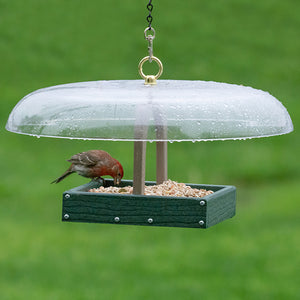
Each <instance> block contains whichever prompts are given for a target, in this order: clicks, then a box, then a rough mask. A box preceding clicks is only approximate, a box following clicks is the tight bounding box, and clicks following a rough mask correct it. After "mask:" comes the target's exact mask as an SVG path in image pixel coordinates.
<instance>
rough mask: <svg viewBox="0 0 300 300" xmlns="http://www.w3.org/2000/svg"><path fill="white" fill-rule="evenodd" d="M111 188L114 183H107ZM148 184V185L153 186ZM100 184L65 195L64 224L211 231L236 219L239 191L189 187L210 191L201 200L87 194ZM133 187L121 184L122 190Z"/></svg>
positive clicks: (196, 186) (126, 181)
mask: <svg viewBox="0 0 300 300" xmlns="http://www.w3.org/2000/svg"><path fill="white" fill-rule="evenodd" d="M106 183H107V185H112V184H113V181H112V180H106ZM154 184H156V183H155V182H151V181H148V182H146V185H154ZM100 185H101V184H100V183H98V182H93V181H91V182H89V183H87V184H85V185H81V186H79V187H76V188H73V189H71V190H69V191H66V192H64V193H63V209H62V220H63V221H66V222H88V223H111V224H125V225H146V226H169V227H193V228H208V227H210V226H213V225H215V224H217V223H220V222H222V221H224V220H226V219H228V218H231V217H233V216H234V215H235V199H236V188H235V187H234V186H226V185H201V184H189V183H188V184H187V185H189V186H191V187H192V188H198V189H208V190H212V191H214V193H213V194H210V195H208V196H205V197H202V198H186V197H161V196H144V195H118V194H104V193H91V192H88V190H89V189H91V188H97V187H99V186H100ZM126 185H132V181H131V180H122V183H121V185H120V186H126Z"/></svg>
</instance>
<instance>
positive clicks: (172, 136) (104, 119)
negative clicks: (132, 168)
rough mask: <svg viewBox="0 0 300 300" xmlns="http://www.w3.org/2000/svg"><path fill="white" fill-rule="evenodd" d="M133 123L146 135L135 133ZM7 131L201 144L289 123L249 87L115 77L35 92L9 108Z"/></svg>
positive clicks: (270, 100) (278, 107)
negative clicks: (198, 142) (146, 80)
mask: <svg viewBox="0 0 300 300" xmlns="http://www.w3.org/2000/svg"><path fill="white" fill-rule="evenodd" d="M137 128H143V130H144V133H145V134H142V135H139V134H137ZM159 128H165V131H164V134H161V132H162V131H161V130H160V129H159ZM6 129H7V130H9V131H12V132H16V133H21V134H29V135H35V136H48V137H61V138H78V139H99V140H127V141H130V140H131V141H133V140H147V141H164V140H168V141H202V140H219V139H244V138H254V137H263V136H272V135H280V134H285V133H289V132H291V131H292V130H293V124H292V121H291V119H290V116H289V114H288V112H287V110H286V109H285V107H284V106H283V105H282V104H281V103H280V102H279V101H278V100H277V99H276V98H274V97H273V96H271V95H270V94H269V93H267V92H264V91H261V90H256V89H253V88H251V87H244V86H239V85H234V84H226V83H217V82H205V81H185V80H159V81H157V84H156V85H145V84H144V81H143V80H113V81H91V82H79V83H71V84H64V85H58V86H53V87H48V88H44V89H40V90H37V91H35V92H33V93H31V94H29V95H27V96H26V97H24V98H23V99H22V100H21V101H20V102H19V103H18V104H17V105H16V106H15V108H14V109H13V111H12V112H11V114H10V116H9V119H8V122H7V125H6Z"/></svg>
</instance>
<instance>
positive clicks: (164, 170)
mask: <svg viewBox="0 0 300 300" xmlns="http://www.w3.org/2000/svg"><path fill="white" fill-rule="evenodd" d="M166 180H168V142H156V184H161V183H163V182H164V181H166Z"/></svg>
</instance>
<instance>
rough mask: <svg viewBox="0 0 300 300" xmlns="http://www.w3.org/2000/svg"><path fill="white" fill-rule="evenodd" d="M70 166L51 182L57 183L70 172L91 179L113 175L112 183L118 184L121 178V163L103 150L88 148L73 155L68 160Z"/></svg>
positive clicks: (122, 172) (122, 173)
mask: <svg viewBox="0 0 300 300" xmlns="http://www.w3.org/2000/svg"><path fill="white" fill-rule="evenodd" d="M68 161H69V162H71V166H70V167H69V169H68V170H67V171H66V172H65V173H64V174H62V175H61V176H60V177H58V178H57V179H55V180H54V181H53V182H51V183H59V182H60V181H62V180H63V179H64V178H66V177H67V176H69V175H70V174H72V173H75V172H76V173H77V174H79V175H81V176H83V177H87V178H92V179H98V178H100V179H102V180H103V178H101V176H104V175H109V176H111V177H113V179H114V184H119V183H120V182H121V179H122V178H123V175H124V171H123V167H122V165H121V164H120V163H119V161H117V160H116V159H114V158H113V157H111V156H110V155H109V154H108V153H107V152H105V151H103V150H90V151H86V152H81V153H78V154H75V155H73V156H72V157H71V158H70V159H69V160H68Z"/></svg>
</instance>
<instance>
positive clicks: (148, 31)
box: [138, 0, 163, 84]
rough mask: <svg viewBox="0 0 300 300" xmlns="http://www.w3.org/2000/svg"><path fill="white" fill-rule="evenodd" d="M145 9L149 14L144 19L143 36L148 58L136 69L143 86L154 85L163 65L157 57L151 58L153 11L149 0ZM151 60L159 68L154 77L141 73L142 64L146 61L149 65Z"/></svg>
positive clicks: (153, 36) (153, 35)
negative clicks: (145, 22) (146, 44)
mask: <svg viewBox="0 0 300 300" xmlns="http://www.w3.org/2000/svg"><path fill="white" fill-rule="evenodd" d="M147 9H148V11H149V14H148V16H147V18H146V20H147V22H148V27H147V28H146V29H145V30H144V35H145V39H146V40H147V41H148V53H149V56H146V57H144V58H143V59H142V60H141V61H140V63H139V67H138V68H139V73H140V75H141V77H142V78H144V79H145V84H156V79H157V78H158V77H160V75H161V74H162V71H163V65H162V63H161V61H160V60H159V59H158V58H157V57H155V56H153V40H154V38H155V30H154V28H153V27H152V26H151V24H152V21H153V17H152V10H153V4H152V0H149V3H148V4H147ZM153 60H154V61H155V62H156V63H157V64H158V67H159V70H158V73H157V74H156V75H155V76H154V75H145V74H144V73H143V64H144V63H145V62H146V61H149V62H150V63H151V62H152V61H153Z"/></svg>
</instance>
